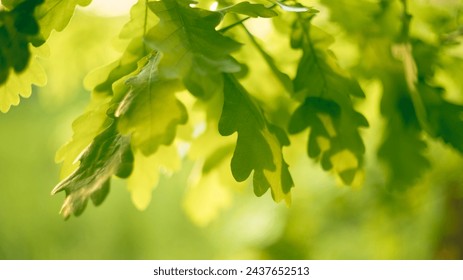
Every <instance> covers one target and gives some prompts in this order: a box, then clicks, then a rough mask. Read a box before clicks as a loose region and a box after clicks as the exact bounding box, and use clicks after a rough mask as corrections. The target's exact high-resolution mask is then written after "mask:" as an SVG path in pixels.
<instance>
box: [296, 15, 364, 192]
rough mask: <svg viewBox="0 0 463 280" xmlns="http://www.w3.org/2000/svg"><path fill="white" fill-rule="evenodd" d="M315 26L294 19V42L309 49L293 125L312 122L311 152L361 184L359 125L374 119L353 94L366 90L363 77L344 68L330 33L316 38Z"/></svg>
mask: <svg viewBox="0 0 463 280" xmlns="http://www.w3.org/2000/svg"><path fill="white" fill-rule="evenodd" d="M315 30H317V29H315ZM311 31H312V26H311V25H310V19H308V20H307V19H302V18H301V17H300V18H299V20H298V21H297V22H296V23H295V25H294V30H293V34H292V40H293V42H292V44H293V47H295V48H301V49H302V50H303V55H302V58H301V60H300V62H299V66H298V69H297V74H296V77H295V79H294V92H295V96H294V97H295V98H297V99H299V100H303V103H302V105H301V106H299V108H297V110H296V111H295V112H294V114H293V116H292V117H291V120H290V124H289V131H290V132H291V133H298V132H301V131H302V130H304V129H305V128H310V129H311V130H310V135H309V140H308V148H307V150H308V154H309V157H311V158H319V159H320V160H321V165H322V167H323V169H325V170H331V169H333V170H334V171H335V172H336V173H338V174H339V176H340V177H341V179H342V181H343V182H344V183H345V184H348V185H351V184H358V183H359V182H358V181H357V180H361V178H362V177H363V171H362V164H363V154H364V153H365V146H364V144H363V140H362V138H361V136H360V133H359V128H361V127H367V126H368V121H367V120H366V119H365V117H364V116H363V115H362V114H360V113H359V112H357V111H355V109H354V108H353V104H352V101H351V95H352V96H358V97H363V96H364V94H363V91H362V89H361V88H360V86H359V85H358V83H357V82H356V81H355V80H353V79H352V78H350V77H348V76H347V74H345V72H344V71H343V70H342V69H341V68H339V66H338V65H337V63H336V59H335V58H334V55H333V54H332V52H330V51H329V50H326V49H324V48H325V47H326V42H328V41H329V40H330V39H329V38H328V39H327V38H326V34H315V36H314V38H315V39H316V40H315V41H314V40H313V37H312V32H311ZM357 176H358V177H357ZM356 178H357V180H356Z"/></svg>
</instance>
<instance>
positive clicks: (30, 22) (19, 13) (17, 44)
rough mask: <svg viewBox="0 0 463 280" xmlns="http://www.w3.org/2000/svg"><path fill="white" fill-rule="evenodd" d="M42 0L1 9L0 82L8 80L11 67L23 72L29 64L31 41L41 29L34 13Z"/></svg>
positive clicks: (30, 0) (17, 71)
mask: <svg viewBox="0 0 463 280" xmlns="http://www.w3.org/2000/svg"><path fill="white" fill-rule="evenodd" d="M42 2H43V0H29V1H25V2H21V3H19V4H17V5H16V6H15V7H14V8H13V9H12V10H11V11H3V10H0V42H2V43H1V44H0V84H3V83H5V82H6V81H7V79H8V75H9V74H10V68H12V69H13V70H14V71H15V72H16V73H21V72H22V71H24V70H25V69H26V67H27V65H28V64H29V59H30V57H31V53H30V50H29V41H30V40H31V38H32V37H33V36H34V35H35V34H37V33H38V31H39V27H38V25H37V22H36V20H35V18H34V15H33V13H34V9H35V7H36V6H37V5H39V4H40V3H42ZM15 94H18V93H17V92H15Z"/></svg>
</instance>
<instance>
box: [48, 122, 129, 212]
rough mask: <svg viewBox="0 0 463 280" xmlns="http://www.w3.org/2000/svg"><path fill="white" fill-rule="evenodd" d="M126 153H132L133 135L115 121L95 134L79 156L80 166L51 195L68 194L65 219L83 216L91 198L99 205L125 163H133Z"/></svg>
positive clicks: (64, 208) (63, 210) (63, 208)
mask: <svg viewBox="0 0 463 280" xmlns="http://www.w3.org/2000/svg"><path fill="white" fill-rule="evenodd" d="M127 153H130V137H128V136H121V135H119V134H118V133H117V131H116V125H115V123H114V124H112V125H110V126H109V127H108V128H107V129H105V130H104V131H103V132H102V133H100V134H99V135H98V136H97V137H95V138H94V140H93V141H92V143H91V144H90V145H89V146H88V147H87V148H86V149H85V152H84V153H83V154H82V156H81V157H80V158H79V161H80V165H79V167H78V168H77V169H76V170H75V171H74V172H73V173H71V175H69V176H68V177H67V178H65V179H64V180H63V181H61V182H60V183H59V184H58V185H57V186H56V187H55V188H54V189H53V191H52V194H56V193H58V192H61V191H65V193H66V199H65V200H64V203H63V206H62V207H61V214H62V215H63V216H64V217H65V218H69V216H70V215H71V214H74V215H76V216H78V215H80V214H81V213H82V212H83V211H84V209H85V207H86V205H87V201H88V199H92V200H93V201H94V204H95V205H98V204H100V203H101V202H102V201H103V200H104V198H105V196H106V194H107V193H108V191H109V181H110V179H111V176H112V175H114V174H116V173H118V171H119V170H120V168H121V167H122V166H127V165H128V166H131V162H130V161H131V159H133V158H132V157H130V156H127V155H126V154H127Z"/></svg>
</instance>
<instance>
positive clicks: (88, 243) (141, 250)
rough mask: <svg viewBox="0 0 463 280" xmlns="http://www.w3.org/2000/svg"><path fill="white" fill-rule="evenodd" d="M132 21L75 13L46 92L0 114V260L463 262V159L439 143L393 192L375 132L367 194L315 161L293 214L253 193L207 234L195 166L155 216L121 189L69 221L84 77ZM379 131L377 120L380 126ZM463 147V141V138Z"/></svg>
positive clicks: (239, 198)
mask: <svg viewBox="0 0 463 280" xmlns="http://www.w3.org/2000/svg"><path fill="white" fill-rule="evenodd" d="M126 20H127V19H126V18H100V17H97V16H93V15H91V14H89V13H85V12H83V11H78V12H77V14H76V16H75V17H74V18H73V20H72V21H71V23H70V25H69V26H68V28H67V29H66V31H65V32H63V33H59V34H58V33H55V34H54V35H53V36H52V38H51V40H50V43H49V45H50V49H51V55H50V57H49V58H46V59H44V60H43V63H44V65H46V68H47V73H48V78H49V84H48V86H46V87H44V88H42V89H40V90H38V89H36V90H35V92H34V94H33V95H32V97H31V98H30V99H27V100H22V102H21V105H20V106H18V107H14V108H12V109H11V110H10V112H8V113H7V114H2V115H0V259H433V258H445V259H446V258H451V259H452V258H454V259H455V258H456V259H461V258H463V187H462V186H463V176H462V174H461V171H462V166H463V165H462V164H463V160H462V157H461V156H460V155H458V154H456V153H455V152H454V151H452V150H450V149H448V148H445V147H444V146H443V145H442V144H439V143H433V144H431V145H430V147H429V148H428V155H429V157H430V159H431V161H432V164H433V168H432V169H431V170H430V171H429V173H427V174H426V175H425V176H424V177H423V178H422V179H421V180H420V181H419V183H418V184H417V185H416V186H414V187H413V188H411V189H409V190H407V191H405V192H403V193H394V194H393V193H390V192H388V191H387V190H385V188H384V186H382V179H381V178H382V177H383V176H384V174H383V173H384V171H383V170H382V168H381V166H380V165H379V164H378V163H377V162H376V161H375V156H374V150H375V145H376V144H375V143H376V142H375V141H377V139H378V137H379V136H380V135H378V133H379V132H378V131H380V129H381V127H377V128H376V130H375V128H374V127H373V128H372V129H371V131H369V132H365V134H366V135H365V139H367V141H369V142H368V143H367V146H369V147H371V148H369V150H368V151H367V162H368V164H367V172H366V184H365V186H364V187H363V188H361V189H359V190H355V189H351V188H348V187H338V186H336V183H335V182H334V180H333V178H332V176H331V175H330V174H325V173H323V172H322V171H320V168H319V167H318V166H317V165H316V164H314V163H311V161H309V160H307V162H306V163H305V165H303V166H301V167H294V169H293V170H292V171H293V172H294V175H295V178H296V181H297V182H296V183H297V187H296V188H295V189H294V192H293V203H292V206H291V207H289V208H288V207H286V206H285V205H283V204H275V203H274V202H273V201H272V200H271V199H270V197H269V194H266V195H265V196H264V197H262V198H256V197H255V196H254V195H253V194H252V188H251V187H248V188H247V189H246V191H244V192H239V193H237V194H236V196H235V198H234V200H233V204H232V206H231V207H229V208H227V209H226V210H224V211H222V212H221V214H220V215H219V216H218V218H217V219H215V220H214V221H213V222H211V223H210V224H209V225H207V226H203V227H200V226H197V225H195V224H194V223H193V222H192V221H191V219H189V218H188V215H187V213H186V212H185V210H184V208H183V207H182V201H183V199H184V193H185V188H186V181H187V177H188V174H189V170H190V169H191V163H188V162H185V164H184V168H183V170H182V171H181V172H180V173H179V174H176V175H175V176H173V177H171V178H162V180H161V182H160V184H159V186H158V187H157V188H156V189H155V191H154V193H153V200H152V202H151V204H150V206H149V207H148V209H147V210H146V211H142V212H141V211H138V210H137V209H136V208H135V207H134V206H133V204H132V202H131V200H130V195H129V193H128V191H127V190H126V188H125V185H124V182H123V181H117V180H116V181H115V182H114V184H113V186H112V188H111V192H110V195H109V197H108V198H107V199H106V201H105V202H104V203H103V204H102V206H100V207H98V208H95V207H94V206H89V207H88V208H87V209H86V211H85V212H84V214H83V215H82V216H81V217H78V218H74V217H72V218H71V219H70V220H68V221H63V219H62V218H61V216H60V215H59V214H58V211H59V209H60V206H61V203H62V201H63V198H64V194H61V193H60V194H58V195H56V196H53V197H52V196H51V195H50V191H51V189H52V188H53V186H54V185H55V184H56V183H57V182H58V179H59V166H58V165H57V164H56V163H55V162H54V154H55V152H56V151H57V149H58V148H59V147H60V146H61V145H62V144H63V143H64V142H65V141H66V140H67V139H68V138H69V137H70V135H71V122H72V120H73V119H74V118H75V117H77V116H78V115H79V113H80V112H81V111H82V110H83V108H84V107H85V104H86V103H87V102H88V99H89V94H88V92H87V91H85V90H84V89H83V86H82V85H81V81H82V80H83V78H84V77H85V74H86V73H87V72H88V71H89V70H91V69H93V68H95V67H97V66H100V65H102V64H105V63H107V62H110V61H111V60H112V59H113V58H115V57H116V55H117V52H115V51H114V50H113V46H112V44H111V42H112V41H113V38H115V37H116V36H117V32H118V30H120V27H121V26H122V24H123V23H124V22H125V21H126ZM373 122H374V121H371V123H373ZM462 141H463V139H462Z"/></svg>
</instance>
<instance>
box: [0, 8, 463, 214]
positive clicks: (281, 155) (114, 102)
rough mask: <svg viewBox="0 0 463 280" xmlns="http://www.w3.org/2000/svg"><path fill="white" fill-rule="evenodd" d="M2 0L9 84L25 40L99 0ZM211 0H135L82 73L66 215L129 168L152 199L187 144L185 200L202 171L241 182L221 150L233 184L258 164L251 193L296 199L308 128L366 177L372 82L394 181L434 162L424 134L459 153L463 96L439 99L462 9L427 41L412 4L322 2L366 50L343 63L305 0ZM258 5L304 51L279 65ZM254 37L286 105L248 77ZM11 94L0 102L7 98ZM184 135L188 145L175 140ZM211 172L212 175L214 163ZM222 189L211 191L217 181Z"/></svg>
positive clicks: (26, 57)
mask: <svg viewBox="0 0 463 280" xmlns="http://www.w3.org/2000/svg"><path fill="white" fill-rule="evenodd" d="M5 2H7V3H8V5H6V6H7V8H8V10H6V11H0V36H3V37H1V38H2V45H1V46H0V60H1V61H5V63H3V62H2V64H1V68H0V70H1V71H0V75H1V76H0V84H2V83H4V84H5V83H7V79H9V78H8V77H9V76H8V73H10V68H11V69H13V71H16V72H21V71H27V69H26V68H27V64H28V62H29V61H30V57H31V54H30V51H29V47H30V43H31V42H32V43H33V44H34V45H36V46H38V45H40V44H43V43H44V42H45V41H46V39H47V38H48V37H49V35H50V33H51V32H52V30H57V31H61V30H62V29H63V28H64V27H65V26H66V24H67V23H68V21H69V19H70V17H71V16H72V13H73V11H74V8H75V7H76V6H77V5H82V6H83V5H87V4H89V3H90V1H88V0H69V1H61V0H45V1H39V0H31V1H24V2H20V3H19V4H18V3H17V1H5ZM206 2H207V1H204V3H203V2H200V3H196V2H193V1H190V0H156V1H146V0H139V1H138V2H137V3H136V4H135V5H134V6H133V7H132V9H131V11H130V16H131V17H130V21H129V22H128V23H127V24H126V25H125V26H124V27H123V28H122V30H121V33H120V39H121V40H124V41H125V42H126V48H125V50H124V52H123V53H122V54H121V56H120V58H119V59H118V60H116V61H114V62H112V63H110V64H108V65H106V66H104V67H102V68H100V69H97V70H95V71H94V72H92V73H90V74H89V75H88V77H87V80H86V83H87V85H89V87H90V88H92V89H93V90H92V99H91V102H90V104H89V106H88V107H87V109H86V111H85V112H84V113H83V114H82V115H81V116H80V117H79V118H78V119H77V120H76V121H75V122H74V124H73V130H74V135H73V137H72V139H71V140H70V141H69V142H68V143H66V144H65V145H64V146H63V147H62V148H61V149H60V151H59V152H58V154H57V160H58V161H60V162H63V168H62V174H61V175H62V178H63V179H62V181H61V182H60V183H59V184H58V185H57V186H56V187H55V188H54V189H53V192H52V193H53V194H55V193H57V192H60V191H64V192H65V194H66V198H65V201H64V204H63V206H62V209H61V213H62V215H63V216H64V217H66V218H68V217H69V216H71V215H72V214H74V215H79V214H81V213H82V211H83V210H84V209H85V206H86V204H87V202H88V200H92V201H93V202H94V204H95V205H99V204H100V203H101V202H102V201H103V200H104V198H105V197H106V195H107V194H108V192H109V189H110V181H111V178H112V177H114V176H116V177H120V178H125V179H127V182H128V189H129V190H130V192H131V194H132V200H133V201H134V203H135V205H136V206H137V207H138V208H140V209H143V208H145V207H147V205H148V203H149V200H150V196H151V190H152V188H154V186H155V185H156V183H157V181H158V178H159V174H160V172H164V173H171V172H174V171H176V170H178V169H179V166H180V164H181V162H182V161H181V159H180V158H181V157H182V156H184V154H187V155H188V156H189V158H190V159H192V160H194V161H195V162H196V164H197V169H198V170H199V171H197V173H199V175H198V176H199V177H200V178H201V179H196V180H193V179H192V180H191V181H192V182H195V183H192V184H193V185H192V186H190V188H191V192H192V193H193V194H195V195H192V196H190V198H188V199H187V201H188V205H189V206H188V207H191V205H195V202H194V201H193V200H192V199H193V198H192V197H197V194H198V193H203V192H204V189H208V190H212V188H210V187H205V186H206V182H208V183H209V184H210V183H211V182H218V184H228V185H230V184H232V183H230V182H228V181H227V180H222V179H218V177H220V178H221V177H223V176H228V175H229V174H225V172H224V170H225V169H223V168H222V166H225V165H224V162H225V163H226V165H227V166H228V167H229V170H230V171H231V176H232V177H233V178H234V181H236V182H238V183H239V182H243V181H246V180H248V178H250V177H251V176H252V186H253V189H254V193H255V194H256V195H257V196H262V195H264V194H265V193H266V192H268V190H270V193H271V196H272V198H273V199H274V200H275V201H277V202H280V201H283V200H284V201H286V203H290V201H291V189H292V188H293V187H294V180H293V178H292V175H291V168H290V164H289V161H288V159H287V158H286V155H285V150H284V147H288V146H291V145H293V144H292V143H291V139H292V138H293V135H294V134H299V133H302V132H304V133H307V148H306V150H307V154H308V156H309V157H310V158H312V159H313V160H315V161H317V162H319V163H320V165H321V167H322V168H323V169H324V170H326V171H330V172H332V173H334V174H336V176H338V177H339V178H340V181H341V182H342V183H343V184H346V185H353V186H355V185H362V184H363V181H364V177H365V171H364V169H365V151H366V147H365V144H364V140H363V138H362V130H363V129H367V128H368V127H369V126H370V123H369V121H370V122H371V120H367V117H366V114H365V113H364V112H361V110H359V109H358V108H357V107H358V106H357V104H358V103H360V102H361V101H362V100H363V99H365V98H368V96H369V93H368V92H366V91H365V89H363V88H362V86H361V85H362V82H365V81H368V80H370V81H377V82H379V83H380V84H381V88H382V92H381V94H382V97H381V101H380V104H378V106H379V108H380V112H381V114H382V117H383V118H384V121H385V124H386V125H385V129H384V134H383V135H382V140H381V143H380V145H379V147H378V149H377V156H378V158H379V159H381V160H382V162H383V163H384V164H385V166H386V168H387V170H388V175H387V176H386V178H387V183H386V185H387V186H389V187H390V189H392V190H403V189H406V188H407V187H409V186H411V185H413V184H414V183H415V182H416V181H417V180H418V178H419V177H420V176H421V175H422V174H423V172H424V171H425V170H426V169H427V168H428V167H429V166H430V162H429V160H428V159H427V156H426V147H427V143H428V142H429V141H431V139H439V140H442V141H443V142H444V143H446V144H448V145H450V146H451V147H453V148H455V149H456V150H457V151H459V152H460V153H461V152H463V144H462V143H463V142H462V139H463V134H462V133H463V130H462V128H463V119H462V117H461V116H462V114H463V106H461V105H460V104H458V103H456V102H454V101H450V100H449V99H448V98H447V97H446V89H445V86H444V85H441V84H440V83H439V81H438V80H437V78H436V76H437V74H436V73H437V71H438V70H439V71H443V72H445V71H446V67H447V66H448V64H449V62H448V61H451V60H452V58H453V57H452V54H450V52H448V50H449V49H450V48H451V47H452V46H455V45H457V44H459V41H458V38H459V37H460V36H461V25H458V24H452V22H457V23H458V22H459V20H460V19H459V18H458V16H455V15H453V14H452V13H447V14H445V17H444V19H445V20H444V21H442V20H441V21H436V22H437V23H434V22H433V21H430V22H428V24H430V25H431V27H430V29H432V30H434V29H435V31H433V32H436V33H435V35H436V36H435V38H437V39H434V40H427V39H426V38H423V36H420V34H419V33H417V32H416V31H415V29H413V24H414V23H415V22H417V24H418V21H419V19H418V16H417V18H415V15H412V14H411V12H410V7H409V5H408V4H409V3H408V2H409V1H405V0H403V1H399V0H394V1H376V2H372V1H367V0H361V1H356V2H355V3H353V2H352V1H347V0H345V1H344V0H343V1H331V0H321V1H320V2H321V3H322V4H323V5H324V6H325V7H326V8H328V9H329V10H330V14H331V18H330V21H331V22H335V23H337V25H338V28H340V29H341V30H342V32H344V34H345V37H346V38H347V39H346V40H348V41H349V44H351V45H353V46H354V47H355V48H357V49H358V50H359V51H358V52H359V53H360V54H361V56H360V58H359V59H357V61H356V62H355V63H354V65H353V66H352V67H349V68H343V67H341V66H340V63H339V62H338V59H337V58H336V55H335V52H334V51H333V49H332V48H333V44H336V40H335V38H334V37H333V36H331V35H330V34H329V33H328V32H326V31H325V28H320V27H318V26H317V25H316V24H314V22H315V21H316V19H317V17H316V15H317V13H318V10H316V9H314V8H311V7H306V6H304V5H302V4H301V3H299V2H296V1H291V2H289V1H273V2H271V3H267V4H263V3H261V2H248V1H244V2H241V1H218V2H215V4H216V6H215V7H214V9H206V8H204V6H207V4H210V3H209V2H207V3H206ZM340 3H341V4H340ZM14 4H16V5H14ZM413 4H414V5H413V6H412V7H413V8H414V10H416V11H420V9H421V8H422V7H420V6H419V4H416V3H415V2H413ZM359 7H360V8H359ZM460 8H461V5H460ZM418 14H419V13H418ZM20 16H21V17H20ZM19 17H20V19H19ZM452 17H456V20H455V21H452ZM251 18H252V20H256V21H259V20H262V18H267V20H268V19H269V18H270V19H272V20H273V24H274V28H273V29H272V31H273V32H275V33H278V34H279V35H278V36H280V37H279V38H281V37H284V38H285V39H286V40H288V45H287V46H286V51H287V52H288V53H290V52H294V53H297V55H298V58H297V60H296V61H293V62H290V61H283V62H282V60H283V59H282V58H281V57H278V56H277V55H275V54H272V53H271V52H269V51H268V50H267V49H271V46H270V45H265V44H262V39H261V38H259V37H258V36H256V35H255V34H254V32H255V31H253V30H252V29H250V28H248V23H247V22H248V20H250V19H251ZM442 22H445V23H446V24H445V25H441V27H440V28H437V27H436V26H437V25H438V24H441V23H442ZM433 28H434V29H433ZM3 42H7V43H3ZM249 49H253V50H254V51H255V54H257V55H260V58H261V59H262V61H263V62H264V63H265V64H266V67H267V68H268V73H269V77H261V79H263V80H265V81H268V83H273V84H275V85H276V84H279V85H278V88H279V90H278V91H279V92H278V94H279V96H278V99H277V100H278V102H279V104H278V105H275V104H272V98H268V96H269V95H267V93H266V92H264V90H260V89H256V88H254V87H252V86H250V85H249V83H248V82H247V81H248V79H249V77H253V76H256V75H262V74H261V73H256V72H257V71H256V70H255V68H254V67H253V65H251V64H252V63H253V62H252V61H251V62H249V61H247V60H246V54H247V53H248V50H249ZM283 69H284V70H283ZM288 73H294V75H290V74H288ZM26 83H28V84H29V85H30V84H31V81H26ZM15 94H16V95H17V94H18V93H17V92H15ZM3 95H4V96H6V94H3ZM0 98H2V91H1V90H0ZM5 100H6V99H5ZM273 101H274V100H273ZM8 102H9V103H8ZM2 103H4V104H3V105H2ZM16 103H17V102H16ZM11 104H15V103H14V102H10V101H7V102H5V101H3V100H1V99H0V105H2V106H1V107H0V109H1V108H6V109H2V111H6V110H7V109H8V108H9V106H10V105H11ZM198 108H199V110H200V111H201V110H202V112H203V115H201V117H198V115H197V113H196V111H197V110H198ZM207 137H209V138H210V139H214V141H212V140H211V141H206V140H205V138H207ZM213 142H214V143H213ZM185 143H188V145H191V149H190V150H188V148H187V149H185V148H182V147H184V146H182V145H183V144H185ZM205 144H206V145H207V146H204V145H205ZM201 145H203V147H198V146H201ZM215 169H217V172H218V173H217V174H219V175H213V172H214V170H215ZM192 174H193V175H194V174H195V172H192ZM250 181H251V180H250ZM221 187H222V186H220V187H219V186H218V187H217V188H216V189H214V191H219V189H220V191H219V192H223V189H221ZM199 188H203V189H199ZM223 203H224V204H225V203H226V201H225V200H224V201H223ZM196 204H198V203H196ZM213 205H214V207H216V208H220V207H221V205H219V204H217V203H213ZM209 216H213V215H209Z"/></svg>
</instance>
